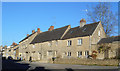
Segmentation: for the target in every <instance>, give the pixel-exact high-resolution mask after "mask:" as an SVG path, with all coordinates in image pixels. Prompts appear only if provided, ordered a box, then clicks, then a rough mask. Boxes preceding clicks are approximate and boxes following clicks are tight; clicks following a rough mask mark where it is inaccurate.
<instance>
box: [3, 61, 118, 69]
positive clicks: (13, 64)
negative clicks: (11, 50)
mask: <svg viewBox="0 0 120 71" xmlns="http://www.w3.org/2000/svg"><path fill="white" fill-rule="evenodd" d="M2 63H3V64H2V66H3V69H2V71H56V70H57V71H58V70H60V71H119V70H118V67H117V66H88V65H72V64H50V63H40V62H28V61H15V60H3V61H2Z"/></svg>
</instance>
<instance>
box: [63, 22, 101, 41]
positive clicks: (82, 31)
mask: <svg viewBox="0 0 120 71" xmlns="http://www.w3.org/2000/svg"><path fill="white" fill-rule="evenodd" d="M98 24H99V22H95V23H91V24H86V25H84V26H83V27H79V26H78V27H75V28H71V29H70V30H69V31H68V32H67V33H66V35H65V36H64V37H63V39H69V38H75V37H83V36H89V35H92V33H93V32H94V30H95V29H96V27H97V25H98Z"/></svg>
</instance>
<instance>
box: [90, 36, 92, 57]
mask: <svg viewBox="0 0 120 71" xmlns="http://www.w3.org/2000/svg"><path fill="white" fill-rule="evenodd" d="M89 50H90V55H91V53H92V51H91V36H90V35H89Z"/></svg>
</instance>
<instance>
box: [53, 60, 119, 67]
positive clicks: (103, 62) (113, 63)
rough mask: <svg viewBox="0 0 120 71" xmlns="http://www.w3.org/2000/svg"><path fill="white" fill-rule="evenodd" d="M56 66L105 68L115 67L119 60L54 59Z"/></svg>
mask: <svg viewBox="0 0 120 71" xmlns="http://www.w3.org/2000/svg"><path fill="white" fill-rule="evenodd" d="M51 62H52V61H51ZM54 63H56V64H78V65H106V66H117V65H118V63H119V60H117V59H106V60H105V59H104V60H100V59H79V58H74V59H73V58H72V59H56V60H55V62H54Z"/></svg>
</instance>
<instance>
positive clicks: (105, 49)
mask: <svg viewBox="0 0 120 71" xmlns="http://www.w3.org/2000/svg"><path fill="white" fill-rule="evenodd" d="M98 49H101V50H98ZM96 50H98V51H99V53H98V59H104V58H110V59H111V58H119V59H120V36H113V37H108V38H102V39H101V40H100V41H99V42H98V44H97V49H96Z"/></svg>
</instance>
